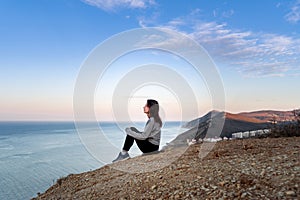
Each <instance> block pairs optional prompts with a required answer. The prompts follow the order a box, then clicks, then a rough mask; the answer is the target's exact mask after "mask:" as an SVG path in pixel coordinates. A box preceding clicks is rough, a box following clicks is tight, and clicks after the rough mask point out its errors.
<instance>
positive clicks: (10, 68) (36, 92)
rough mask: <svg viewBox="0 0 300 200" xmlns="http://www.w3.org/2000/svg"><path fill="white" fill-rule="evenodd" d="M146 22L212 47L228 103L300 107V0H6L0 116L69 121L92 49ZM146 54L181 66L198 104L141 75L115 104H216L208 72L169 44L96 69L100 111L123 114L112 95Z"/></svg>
mask: <svg viewBox="0 0 300 200" xmlns="http://www.w3.org/2000/svg"><path fill="white" fill-rule="evenodd" d="M147 27H159V28H166V29H170V30H173V31H176V32H179V33H182V34H185V35H186V36H188V37H189V38H191V39H193V40H194V41H196V42H197V43H198V44H199V45H201V46H202V47H203V48H204V49H205V51H206V52H207V54H208V55H209V56H210V58H211V59H212V60H213V62H214V63H215V66H216V69H217V71H218V73H219V76H220V78H221V80H222V83H223V87H224V94H225V108H224V110H226V111H228V112H232V113H238V112H245V111H254V110H265V109H271V110H292V109H296V108H299V107H300V105H299V102H300V93H299V92H298V91H299V88H300V81H299V78H300V37H299V36H300V33H299V31H300V0H290V1H288V0H284V1H283V0H282V1H277V0H264V1H258V0H253V1H237V0H233V1H221V0H219V1H214V0H213V1H204V0H187V1H179V0H174V1H159V0H132V1H131V0H26V1H20V0H2V1H1V6H0V44H1V45H0V70H1V71H0V72H1V73H0V85H1V88H0V92H1V93H0V95H1V96H0V97H1V100H0V120H1V121H18V120H51V121H63V120H68V121H70V120H71V121H72V120H73V119H74V110H73V101H74V99H73V98H74V87H75V85H76V80H77V78H78V76H79V74H80V70H81V68H82V66H83V64H84V61H85V60H87V59H88V58H89V55H90V54H91V52H92V51H93V50H94V49H95V48H96V47H97V46H99V45H101V44H102V43H103V42H104V41H107V40H108V39H109V38H112V37H113V36H115V35H117V34H120V33H122V32H124V31H128V30H132V29H137V28H147ZM120 45H121V44H120ZM149 63H155V64H161V65H163V66H167V68H168V69H170V70H175V71H176V72H177V73H178V74H180V75H181V76H182V77H183V78H184V80H185V81H186V82H187V83H188V84H189V85H190V87H191V88H192V91H193V92H194V95H195V99H196V101H197V105H196V107H194V104H190V105H189V106H190V107H188V106H186V105H185V104H189V103H186V102H188V99H190V98H191V97H190V96H186V97H183V98H184V99H185V100H182V99H181V97H180V96H178V94H176V92H174V91H172V90H170V88H168V87H166V86H162V85H159V84H157V83H156V84H145V85H140V86H137V87H135V88H132V92H131V93H130V94H128V96H127V97H117V99H118V102H119V103H120V104H118V103H117V104H116V105H121V102H126V103H128V104H127V107H126V110H127V111H128V114H129V116H130V119H131V120H144V119H145V115H144V114H143V112H142V107H143V106H144V104H145V101H146V99H147V98H156V99H157V100H158V101H159V102H160V105H161V115H163V118H164V120H188V119H182V113H183V112H185V111H186V110H183V108H184V109H187V110H188V112H191V113H190V115H189V116H188V117H187V118H190V119H192V118H195V117H197V116H201V115H203V114H205V113H206V112H208V111H209V110H211V109H215V107H214V106H213V105H212V96H211V91H209V88H208V87H207V86H206V83H205V77H201V76H200V75H197V74H196V73H195V72H194V71H193V66H191V65H190V64H188V63H187V62H185V61H184V60H183V59H182V58H178V57H176V56H174V55H170V53H167V52H160V51H154V50H151V51H140V52H131V53H129V54H128V55H123V56H122V57H120V58H118V59H116V60H115V61H114V62H113V63H112V64H111V65H110V66H109V69H108V70H107V71H106V74H104V75H103V76H102V77H101V78H100V77H99V81H98V84H97V89H96V90H95V94H94V96H95V102H94V104H95V105H94V107H95V110H94V112H95V115H96V117H97V119H98V120H100V121H101V120H103V121H110V120H116V119H117V118H118V116H115V113H118V111H117V110H118V109H120V108H118V106H114V105H113V103H112V102H113V99H112V98H113V94H114V91H115V90H116V87H117V86H118V83H119V82H120V80H122V78H124V77H125V76H127V75H128V74H129V72H131V71H132V70H134V69H136V68H137V67H138V66H141V65H148V64H149ZM150 67H151V66H150ZM128 76H129V75H128ZM114 98H116V97H114ZM183 104H184V105H183ZM115 110H116V111H115ZM118 120H127V119H124V118H120V119H119V118H118Z"/></svg>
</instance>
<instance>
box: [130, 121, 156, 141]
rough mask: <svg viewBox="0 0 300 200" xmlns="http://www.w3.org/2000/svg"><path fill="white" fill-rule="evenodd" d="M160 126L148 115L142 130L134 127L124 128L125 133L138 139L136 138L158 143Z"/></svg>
mask: <svg viewBox="0 0 300 200" xmlns="http://www.w3.org/2000/svg"><path fill="white" fill-rule="evenodd" d="M160 129H161V126H160V124H159V123H157V122H156V121H155V120H154V118H153V117H150V118H149V120H148V121H147V123H146V126H145V128H144V131H143V132H141V131H138V130H137V129H136V128H134V127H130V128H126V129H125V131H126V134H128V135H130V136H132V137H134V138H136V139H138V140H148V141H149V142H151V143H152V144H154V145H159V143H160V135H161V130H160Z"/></svg>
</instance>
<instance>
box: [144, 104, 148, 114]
mask: <svg viewBox="0 0 300 200" xmlns="http://www.w3.org/2000/svg"><path fill="white" fill-rule="evenodd" d="M144 113H146V114H148V113H149V107H148V105H147V104H146V105H145V106H144Z"/></svg>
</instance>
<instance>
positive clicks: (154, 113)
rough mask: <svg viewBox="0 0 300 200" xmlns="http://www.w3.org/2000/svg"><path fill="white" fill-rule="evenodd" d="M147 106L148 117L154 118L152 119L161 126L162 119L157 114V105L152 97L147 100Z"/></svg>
mask: <svg viewBox="0 0 300 200" xmlns="http://www.w3.org/2000/svg"><path fill="white" fill-rule="evenodd" d="M147 106H148V107H149V113H150V117H153V118H154V121H155V122H157V123H159V124H160V126H162V121H161V119H160V116H159V105H158V102H157V101H156V100H154V99H148V100H147Z"/></svg>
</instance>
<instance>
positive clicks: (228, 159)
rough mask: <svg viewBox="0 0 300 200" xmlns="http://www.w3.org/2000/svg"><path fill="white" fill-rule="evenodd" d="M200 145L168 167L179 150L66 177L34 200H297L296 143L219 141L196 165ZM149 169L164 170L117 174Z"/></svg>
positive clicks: (299, 142) (299, 168)
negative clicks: (146, 167) (148, 167)
mask: <svg viewBox="0 0 300 200" xmlns="http://www.w3.org/2000/svg"><path fill="white" fill-rule="evenodd" d="M203 145H205V143H202V144H196V145H192V146H190V147H189V148H187V149H186V151H185V152H184V153H183V154H182V155H181V156H180V157H179V159H175V160H174V161H173V162H172V163H169V164H168V163H167V161H169V160H172V158H174V155H177V156H178V154H176V151H177V152H178V151H179V150H178V149H180V147H177V148H174V149H168V150H166V151H165V152H162V153H159V154H154V155H148V156H139V157H135V158H132V159H129V160H126V161H121V162H118V163H115V164H111V165H107V166H104V167H102V168H100V169H97V170H94V171H91V172H86V173H82V174H74V175H69V176H67V177H66V178H62V179H60V180H58V181H57V183H56V184H55V185H53V186H52V187H50V188H49V189H48V190H47V191H46V192H45V193H43V194H40V195H39V196H38V197H37V198H36V199H299V198H300V152H299V150H300V137H294V138H265V139H245V140H232V141H222V142H218V143H216V144H215V146H214V148H213V150H212V151H210V152H209V153H208V155H207V156H206V157H204V158H203V159H201V158H200V157H199V156H198V155H199V151H201V149H202V147H203ZM174 152H175V153H174ZM172 156H173V157H172ZM175 157H176V156H175ZM153 161H154V162H153ZM155 161H156V162H155ZM148 163H150V164H149V166H150V165H153V163H156V167H158V168H159V166H165V167H163V168H160V169H158V170H156V171H149V172H144V173H128V172H124V171H121V170H117V169H116V168H119V169H123V170H126V169H135V168H139V169H140V170H141V171H140V172H142V171H143V165H142V164H144V166H148ZM151 163H152V164H151ZM166 164H167V165H166ZM151 167H154V168H155V164H154V165H153V166H151ZM146 171H147V170H146Z"/></svg>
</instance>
